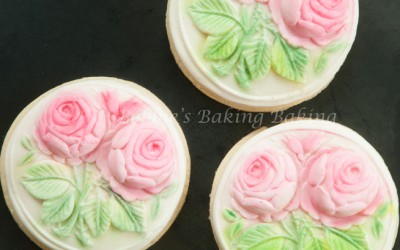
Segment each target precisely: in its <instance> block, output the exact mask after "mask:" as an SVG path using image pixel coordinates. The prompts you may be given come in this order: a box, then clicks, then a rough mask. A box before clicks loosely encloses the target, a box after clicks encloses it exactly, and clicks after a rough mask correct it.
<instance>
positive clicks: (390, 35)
mask: <svg viewBox="0 0 400 250" xmlns="http://www.w3.org/2000/svg"><path fill="white" fill-rule="evenodd" d="M166 5H167V3H166V1H160V0H142V1H138V0H79V1H78V0H68V1H64V0H56V1H54V0H32V1H27V0H0V81H1V84H0V94H1V98H0V107H1V109H0V110H1V111H0V117H1V122H0V135H1V138H2V139H4V137H5V135H6V133H7V130H8V128H9V126H10V125H11V123H12V122H13V120H14V119H15V117H16V116H17V115H18V113H19V112H20V111H21V110H22V109H23V108H24V107H25V106H26V105H27V104H28V103H30V102H31V101H33V100H34V99H35V98H36V97H38V96H39V95H40V94H42V93H44V92H46V91H47V90H49V89H50V88H53V87H55V86H57V85H58V84H61V83H64V82H67V81H70V80H74V79H78V78H82V77H86V76H111V77H118V78H122V79H126V80H130V81H134V82H137V83H139V84H141V85H143V86H145V87H146V88H148V89H149V90H150V91H152V92H153V93H154V94H156V95H157V96H158V97H159V98H160V99H161V100H163V101H164V102H165V103H166V105H167V106H168V107H169V108H170V109H171V110H172V112H176V113H178V115H179V116H178V121H179V122H181V126H182V128H183V130H184V132H185V135H186V138H187V140H188V143H189V148H190V152H191V157H192V174H191V182H190V188H189V193H188V196H187V199H186V204H185V206H184V207H183V210H182V212H181V213H180V215H179V217H178V218H177V220H176V221H175V223H174V224H173V226H172V227H171V228H170V230H169V231H168V232H167V233H166V234H165V235H164V236H163V237H162V238H161V240H160V241H158V242H157V243H156V244H155V245H154V246H153V247H152V248H151V249H217V247H216V244H215V242H214V238H213V234H212V231H211V226H210V223H209V221H208V203H209V193H210V191H211V184H212V181H213V177H214V172H215V170H216V169H217V166H218V165H219V163H220V161H221V160H222V158H223V156H224V155H225V154H226V153H227V151H228V150H229V149H230V148H231V147H232V146H233V145H234V143H235V142H237V141H238V140H239V139H240V138H242V137H243V136H245V135H246V134H248V133H249V132H251V131H252V130H253V128H252V124H251V123H244V124H211V123H207V124H202V123H200V121H201V116H199V115H198V112H199V111H200V110H203V109H208V108H209V109H210V110H211V112H212V114H215V113H219V112H222V113H223V112H225V110H226V109H227V107H226V106H224V105H221V104H219V103H217V102H215V101H213V100H211V99H210V98H208V97H206V96H205V95H203V94H202V93H201V92H199V91H198V90H197V89H196V88H195V87H193V85H192V84H191V83H190V82H189V81H188V80H187V79H186V78H185V77H184V75H183V74H182V73H181V71H180V70H179V68H178V66H177V65H176V64H175V61H174V58H173V56H172V54H171V52H170V49H169V43H168V39H167V34H166V29H165V12H166ZM399 79H400V1H398V0H382V1H376V0H362V1H361V3H360V24H359V30H358V35H357V39H356V42H355V44H354V46H353V49H352V51H351V52H350V54H349V56H348V59H347V60H346V62H345V64H344V65H343V67H342V69H341V70H340V71H339V73H338V74H337V76H336V78H335V79H334V81H333V82H332V83H331V84H330V86H329V87H328V88H327V89H326V90H324V91H323V92H322V93H321V94H320V95H318V96H317V97H315V98H314V99H312V100H311V101H308V102H305V103H302V104H300V105H298V106H296V107H293V108H291V109H289V110H288V111H285V114H289V115H290V113H295V114H297V112H298V110H299V109H301V108H303V110H304V109H305V112H306V113H307V114H310V113H312V114H316V113H318V114H325V115H326V117H327V116H328V115H329V114H331V113H336V114H337V121H338V122H340V123H342V124H344V125H347V126H349V127H350V128H352V129H354V130H355V131H357V132H358V133H360V134H361V135H362V136H364V137H365V138H366V139H367V140H368V141H369V142H370V143H371V144H372V145H373V146H374V147H375V148H376V149H377V150H378V151H379V153H380V154H381V155H382V156H383V158H384V159H385V161H386V163H387V165H388V167H389V169H390V171H391V173H392V175H393V178H394V180H395V182H396V183H397V185H398V186H399V184H400V171H399V168H400V152H399V148H400V131H399V129H400V93H399V90H400V87H399V85H400V80H399ZM182 110H183V112H182ZM232 112H234V113H236V111H232ZM184 113H191V115H189V116H190V117H191V121H190V122H189V123H183V122H184V121H185V119H184V116H183V114H184ZM273 119H274V115H268V114H266V115H265V116H264V119H263V125H266V126H270V125H271V121H273ZM0 212H1V215H0V244H1V246H0V248H1V249H37V247H36V246H35V245H34V244H33V243H32V242H31V241H30V240H29V239H28V238H27V237H26V236H25V235H24V234H23V233H22V231H21V230H20V229H19V228H18V226H17V224H16V223H15V222H14V220H13V219H12V217H11V214H10V212H9V211H8V209H7V206H6V205H5V202H4V200H3V198H2V199H1V202H0ZM395 249H400V242H399V241H397V244H396V247H395Z"/></svg>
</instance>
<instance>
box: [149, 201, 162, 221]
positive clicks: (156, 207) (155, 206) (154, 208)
mask: <svg viewBox="0 0 400 250" xmlns="http://www.w3.org/2000/svg"><path fill="white" fill-rule="evenodd" d="M159 213H160V197H159V196H157V195H156V196H155V197H154V199H153V203H152V205H151V219H153V220H154V219H155V218H157V216H158V214H159Z"/></svg>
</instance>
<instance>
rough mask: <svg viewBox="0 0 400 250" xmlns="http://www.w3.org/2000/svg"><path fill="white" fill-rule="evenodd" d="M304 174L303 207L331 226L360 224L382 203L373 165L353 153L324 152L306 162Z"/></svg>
mask: <svg viewBox="0 0 400 250" xmlns="http://www.w3.org/2000/svg"><path fill="white" fill-rule="evenodd" d="M301 175H302V176H301V179H302V184H301V192H300V206H301V208H302V209H303V210H304V211H306V212H307V213H308V214H309V215H310V216H311V217H313V218H314V219H316V220H321V222H322V223H323V224H324V225H326V226H328V227H336V228H342V229H347V228H350V227H351V226H353V225H359V224H361V223H363V221H364V220H365V219H366V218H367V217H368V216H370V215H371V214H373V213H374V211H375V209H376V208H377V206H378V205H379V203H380V202H381V201H382V192H381V188H380V181H379V177H378V175H377V174H376V173H375V171H374V169H373V166H371V164H370V162H369V161H368V160H366V159H364V158H363V157H362V156H360V155H359V154H357V153H356V152H353V151H350V150H346V149H341V148H333V149H326V150H322V151H321V152H319V153H318V154H316V155H315V156H314V157H311V158H309V159H308V160H307V162H306V164H305V168H304V169H303V172H302V174H301Z"/></svg>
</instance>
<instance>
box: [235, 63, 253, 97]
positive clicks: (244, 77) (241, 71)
mask: <svg viewBox="0 0 400 250" xmlns="http://www.w3.org/2000/svg"><path fill="white" fill-rule="evenodd" d="M235 79H236V81H237V82H238V83H239V86H240V87H241V88H244V89H246V88H248V87H249V86H250V80H251V76H250V72H249V70H248V69H247V65H246V63H245V60H244V58H243V57H242V56H241V57H240V58H239V62H238V64H237V66H236V73H235Z"/></svg>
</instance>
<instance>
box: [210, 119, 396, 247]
mask: <svg viewBox="0 0 400 250" xmlns="http://www.w3.org/2000/svg"><path fill="white" fill-rule="evenodd" d="M210 220H211V224H212V227H213V232H214V236H215V239H216V241H217V243H218V245H219V247H220V249H275V250H279V249H286V250H287V249H335V250H340V249H346V250H349V249H360V250H361V249H382V250H390V249H392V248H393V245H394V243H395V239H396V236H397V230H398V223H399V217H398V196H397V191H396V187H395V185H394V182H393V179H392V177H391V175H390V173H389V171H388V169H387V166H386V165H385V163H384V161H383V159H382V158H381V157H380V155H379V154H378V153H377V152H376V150H375V149H374V148H373V147H372V146H371V145H370V144H369V143H368V142H367V141H365V140H364V139H363V138H362V137H361V136H360V135H358V134H357V133H355V132H354V131H352V130H350V129H348V128H346V127H344V126H342V125H339V124H336V123H332V122H327V121H320V120H304V121H294V122H287V123H283V124H281V125H277V126H275V127H272V128H269V129H264V130H258V131H255V132H253V133H252V134H250V135H248V136H247V137H245V138H244V139H242V140H241V141H240V142H239V143H238V144H236V145H235V146H234V147H233V148H232V149H231V151H230V152H229V153H228V154H227V156H226V157H225V158H224V160H223V161H222V163H221V165H220V166H219V169H218V171H217V173H216V177H215V179H214V184H213V189H212V193H211V203H210Z"/></svg>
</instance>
